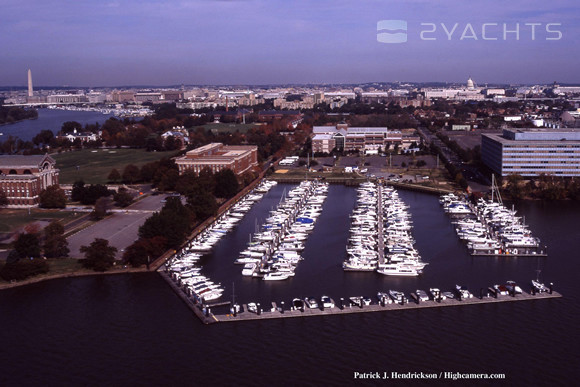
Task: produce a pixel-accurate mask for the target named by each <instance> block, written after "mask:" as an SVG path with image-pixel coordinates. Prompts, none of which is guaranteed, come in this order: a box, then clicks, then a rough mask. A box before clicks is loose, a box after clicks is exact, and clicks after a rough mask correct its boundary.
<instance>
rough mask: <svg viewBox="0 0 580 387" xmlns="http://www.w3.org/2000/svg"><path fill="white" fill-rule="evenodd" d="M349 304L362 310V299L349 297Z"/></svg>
mask: <svg viewBox="0 0 580 387" xmlns="http://www.w3.org/2000/svg"><path fill="white" fill-rule="evenodd" d="M349 301H350V304H351V306H352V305H355V306H358V307H359V308H362V297H350V298H349Z"/></svg>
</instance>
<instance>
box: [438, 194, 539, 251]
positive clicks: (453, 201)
mask: <svg viewBox="0 0 580 387" xmlns="http://www.w3.org/2000/svg"><path fill="white" fill-rule="evenodd" d="M493 192H494V191H493V190H492V197H491V200H484V199H483V198H480V199H479V200H478V201H477V203H476V204H475V205H474V204H473V203H471V202H469V201H468V200H466V199H465V198H462V197H458V196H457V195H455V194H452V193H451V194H445V195H442V196H441V198H440V203H441V204H442V206H443V208H444V210H445V212H446V213H447V214H448V215H449V216H450V218H451V223H452V224H453V225H454V226H455V228H456V232H457V236H458V237H459V238H460V239H462V240H464V241H465V242H466V243H467V248H468V250H469V252H470V254H471V255H472V256H512V257H535V256H541V257H546V256H547V255H548V254H547V251H548V249H547V247H546V246H545V245H542V244H541V242H540V239H539V238H537V237H534V236H532V233H531V231H530V229H529V228H528V226H527V225H526V224H525V221H524V219H522V218H521V217H519V216H517V215H516V211H515V209H514V208H512V209H511V210H510V209H507V208H506V207H505V206H504V205H503V203H502V200H501V196H499V193H497V194H495V198H497V201H494V194H493Z"/></svg>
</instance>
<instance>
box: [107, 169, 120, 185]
mask: <svg viewBox="0 0 580 387" xmlns="http://www.w3.org/2000/svg"><path fill="white" fill-rule="evenodd" d="M107 179H109V181H112V182H113V183H116V182H118V181H119V180H121V174H120V173H119V171H117V168H113V169H111V173H109V176H108V177H107Z"/></svg>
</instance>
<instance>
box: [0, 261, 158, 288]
mask: <svg viewBox="0 0 580 387" xmlns="http://www.w3.org/2000/svg"><path fill="white" fill-rule="evenodd" d="M49 265H50V267H51V270H54V268H55V267H58V268H59V269H58V270H59V272H54V271H53V272H48V273H46V274H40V275H37V276H34V277H31V278H27V279H24V280H22V281H10V282H8V281H4V280H2V279H0V290H4V289H11V288H16V287H19V286H25V285H31V284H35V283H39V282H44V281H50V280H55V279H59V278H73V277H86V276H95V275H111V274H128V273H144V272H148V271H153V270H148V269H147V268H145V267H138V268H134V267H130V266H123V265H117V266H115V267H113V268H111V269H109V270H108V271H104V272H96V271H93V270H90V269H85V268H79V267H78V266H79V265H80V261H79V260H77V259H72V258H65V259H52V260H49Z"/></svg>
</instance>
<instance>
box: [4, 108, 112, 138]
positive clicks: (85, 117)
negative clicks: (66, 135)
mask: <svg viewBox="0 0 580 387" xmlns="http://www.w3.org/2000/svg"><path fill="white" fill-rule="evenodd" d="M111 117H113V115H111V114H103V113H99V112H90V111H89V112H84V111H72V110H60V109H38V118H37V119H34V120H24V121H20V122H17V123H14V124H9V125H2V126H0V133H2V135H1V136H0V141H5V140H6V139H8V136H12V137H18V138H20V139H21V140H24V141H29V140H32V138H33V137H34V136H36V135H37V134H38V133H40V131H41V130H51V131H52V133H53V134H54V135H55V136H56V134H57V132H58V131H59V130H60V128H61V127H62V124H63V123H64V122H67V121H76V122H78V123H80V124H81V125H83V126H85V125H86V124H94V123H96V122H98V123H99V124H101V125H102V124H103V123H104V122H105V121H107V120H108V119H109V118H111Z"/></svg>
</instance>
